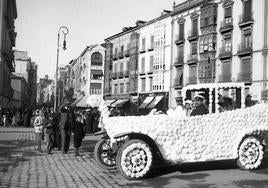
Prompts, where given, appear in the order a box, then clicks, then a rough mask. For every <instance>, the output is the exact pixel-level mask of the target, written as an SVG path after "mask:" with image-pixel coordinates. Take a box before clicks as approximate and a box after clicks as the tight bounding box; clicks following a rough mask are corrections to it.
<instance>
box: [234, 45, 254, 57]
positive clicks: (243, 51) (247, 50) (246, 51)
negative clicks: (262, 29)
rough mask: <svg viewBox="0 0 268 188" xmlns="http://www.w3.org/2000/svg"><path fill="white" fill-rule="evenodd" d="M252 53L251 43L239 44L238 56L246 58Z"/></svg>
mask: <svg viewBox="0 0 268 188" xmlns="http://www.w3.org/2000/svg"><path fill="white" fill-rule="evenodd" d="M251 53H252V43H241V44H239V45H238V51H237V55H238V56H246V55H250V54H251Z"/></svg>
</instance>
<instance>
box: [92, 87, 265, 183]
mask: <svg viewBox="0 0 268 188" xmlns="http://www.w3.org/2000/svg"><path fill="white" fill-rule="evenodd" d="M245 87H246V86H245V84H244V83H213V84H198V85H189V86H186V87H184V88H183V90H182V97H183V101H185V99H188V100H191V99H192V98H193V96H194V95H196V94H197V93H200V92H202V93H203V96H204V99H205V102H206V105H207V107H208V112H209V113H208V114H205V115H197V116H191V117H188V116H186V115H185V114H178V115H175V116H174V115H172V116H171V115H165V114H161V115H151V116H128V117H109V118H105V119H104V120H103V122H104V125H105V126H104V129H105V131H106V133H107V135H108V137H106V138H105V139H106V141H105V140H103V141H101V142H100V143H99V144H98V145H97V147H98V148H102V147H101V143H103V144H102V145H105V144H106V145H108V143H110V149H109V151H112V152H110V155H111V156H112V157H113V158H112V159H113V160H112V161H113V163H112V164H113V165H114V166H115V164H116V167H117V169H118V170H119V172H120V173H121V174H122V175H123V176H124V177H125V178H127V179H140V178H144V177H146V176H147V175H148V174H149V172H150V170H151V169H152V166H153V165H154V162H155V161H156V160H162V161H165V162H168V163H173V164H182V163H188V162H206V161H216V160H227V159H234V160H236V162H237V165H238V166H239V167H240V168H242V169H245V170H253V169H257V168H259V167H260V166H261V164H262V161H263V156H264V151H265V146H266V143H267V141H268V137H267V132H268V104H267V103H265V102H261V103H256V102H254V101H253V102H251V103H249V102H248V101H246V99H247V100H248V97H247V96H246V92H245ZM224 97H227V98H229V99H228V100H226V101H228V102H226V104H227V105H226V104H225V103H224V99H223V98H224ZM248 104H250V105H248ZM105 152H106V151H105V150H104V149H102V151H101V152H100V149H95V156H96V159H97V160H98V158H99V160H101V156H102V154H103V153H105ZM100 153H102V154H100ZM106 154H107V155H108V152H106ZM111 156H110V157H111ZM115 156H116V159H115V161H114V157H115ZM108 158H109V157H108ZM103 161H104V160H103ZM98 163H99V162H98ZM114 166H113V168H114ZM102 167H104V168H106V169H107V165H104V166H102Z"/></svg>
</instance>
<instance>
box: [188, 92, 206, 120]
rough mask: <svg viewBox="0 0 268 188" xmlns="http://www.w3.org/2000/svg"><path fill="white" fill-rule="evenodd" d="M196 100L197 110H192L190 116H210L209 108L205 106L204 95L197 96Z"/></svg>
mask: <svg viewBox="0 0 268 188" xmlns="http://www.w3.org/2000/svg"><path fill="white" fill-rule="evenodd" d="M194 99H195V108H194V109H193V110H192V112H191V114H190V116H197V115H203V114H208V108H207V107H206V105H205V104H204V97H203V96H202V95H196V96H195V97H194Z"/></svg>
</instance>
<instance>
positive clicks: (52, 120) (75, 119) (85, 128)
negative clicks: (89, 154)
mask: <svg viewBox="0 0 268 188" xmlns="http://www.w3.org/2000/svg"><path fill="white" fill-rule="evenodd" d="M99 118H100V113H99V111H98V109H97V108H88V109H82V110H81V109H79V110H78V109H76V108H73V107H71V106H70V104H69V103H63V105H61V106H60V107H59V111H58V112H53V110H48V111H47V110H44V109H41V110H36V112H35V117H34V121H33V125H34V127H35V133H36V141H37V145H38V151H40V152H43V151H42V149H41V142H42V140H44V139H45V140H46V143H47V146H46V150H47V153H48V154H50V153H51V152H52V150H53V149H54V148H58V149H59V150H60V149H61V151H62V153H63V154H66V153H68V151H69V147H70V142H71V135H72V133H73V145H74V148H75V156H78V155H80V154H79V148H80V147H81V144H82V140H83V138H84V136H85V134H92V133H94V132H97V131H98V130H99V129H98V122H99Z"/></svg>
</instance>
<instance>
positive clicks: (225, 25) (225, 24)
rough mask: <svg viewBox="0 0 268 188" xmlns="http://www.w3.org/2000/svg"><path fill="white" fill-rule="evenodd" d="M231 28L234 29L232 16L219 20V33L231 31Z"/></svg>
mask: <svg viewBox="0 0 268 188" xmlns="http://www.w3.org/2000/svg"><path fill="white" fill-rule="evenodd" d="M233 29H234V25H233V18H225V19H224V20H223V21H221V25H220V30H219V31H220V32H221V33H226V32H229V31H232V30H233Z"/></svg>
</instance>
